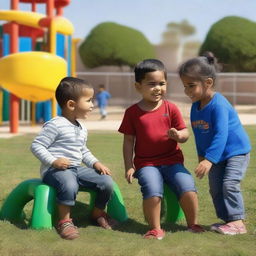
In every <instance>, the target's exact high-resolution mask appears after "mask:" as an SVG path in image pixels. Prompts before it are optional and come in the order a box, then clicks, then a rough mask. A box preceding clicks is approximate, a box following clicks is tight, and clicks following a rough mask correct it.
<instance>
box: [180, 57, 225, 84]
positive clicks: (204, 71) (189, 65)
mask: <svg viewBox="0 0 256 256" xmlns="http://www.w3.org/2000/svg"><path fill="white" fill-rule="evenodd" d="M220 69H221V66H220V65H219V64H218V61H217V59H216V57H215V56H214V54H213V53H212V52H205V53H203V54H202V56H199V57H196V58H192V59H189V60H187V61H186V62H184V63H183V64H182V65H181V66H180V67H179V70H178V72H179V75H180V77H182V76H187V77H192V78H195V79H198V80H200V81H202V80H203V79H204V78H212V79H213V80H215V78H216V74H217V72H218V71H220Z"/></svg>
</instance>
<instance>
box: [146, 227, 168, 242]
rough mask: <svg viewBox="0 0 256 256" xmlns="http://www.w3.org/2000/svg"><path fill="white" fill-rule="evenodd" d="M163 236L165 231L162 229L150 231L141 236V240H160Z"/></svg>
mask: <svg viewBox="0 0 256 256" xmlns="http://www.w3.org/2000/svg"><path fill="white" fill-rule="evenodd" d="M164 236H165V231H164V230H163V229H151V230H149V231H148V232H147V233H146V234H145V235H144V236H143V238H145V239H157V240H162V239H163V238H164Z"/></svg>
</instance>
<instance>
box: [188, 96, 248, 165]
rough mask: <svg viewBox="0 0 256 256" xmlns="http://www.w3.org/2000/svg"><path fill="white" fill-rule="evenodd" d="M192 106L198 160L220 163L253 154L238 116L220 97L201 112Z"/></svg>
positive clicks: (224, 99) (191, 115) (192, 121)
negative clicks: (238, 156) (237, 156)
mask: <svg viewBox="0 0 256 256" xmlns="http://www.w3.org/2000/svg"><path fill="white" fill-rule="evenodd" d="M199 106H200V102H199V101H197V102H195V103H193V104H192V107H191V113H190V120H191V125H192V129H193V132H194V135H195V141H196V148H197V153H198V155H199V156H202V157H204V158H206V159H208V160H209V161H211V162H212V163H215V164H216V163H219V162H221V161H224V160H226V159H228V158H230V157H232V156H236V155H241V154H246V153H248V152H250V150H251V145H250V140H249V137H248V135H247V134H246V132H245V130H244V128H243V126H242V124H241V122H240V120H239V117H238V114H237V112H236V111H235V109H234V108H233V107H232V106H231V104H230V103H229V102H228V100H227V99H226V98H225V97H224V96H222V95H221V94H220V93H215V94H214V96H213V98H212V100H211V101H210V102H209V103H208V104H207V105H206V106H204V107H203V108H202V109H199Z"/></svg>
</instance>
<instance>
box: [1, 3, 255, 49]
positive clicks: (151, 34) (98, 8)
mask: <svg viewBox="0 0 256 256" xmlns="http://www.w3.org/2000/svg"><path fill="white" fill-rule="evenodd" d="M9 6H10V0H0V9H4V10H7V9H9ZM29 8H30V7H29V5H27V4H20V9H21V10H30V9H29ZM38 12H41V13H45V8H44V7H43V5H38ZM231 15H232V16H233V15H235V16H240V17H244V18H247V19H249V20H251V21H254V22H256V0H71V4H70V5H69V6H67V7H66V8H65V9H64V16H65V17H66V18H67V19H69V20H70V21H71V22H72V23H73V25H74V28H75V32H74V37H75V38H81V39H84V38H85V37H86V35H88V34H89V32H90V31H91V30H92V29H93V28H94V27H95V26H97V25H98V24H100V23H102V22H107V21H108V22H116V23H118V24H121V25H125V26H128V27H131V28H134V29H137V30H139V31H140V32H142V33H143V34H144V35H145V37H146V38H147V39H148V40H149V41H150V42H151V43H152V44H159V43H160V42H161V39H162V34H163V32H164V31H165V30H166V25H167V24H168V23H170V22H181V21H182V20H184V19H186V20H188V21H189V23H190V24H191V25H193V26H194V27H195V28H196V33H195V35H194V36H192V37H191V40H196V41H201V42H203V41H204V39H205V36H206V35H207V32H208V31H209V29H210V27H211V26H212V25H213V24H214V23H215V22H217V21H219V20H220V19H222V18H223V17H226V16H231Z"/></svg>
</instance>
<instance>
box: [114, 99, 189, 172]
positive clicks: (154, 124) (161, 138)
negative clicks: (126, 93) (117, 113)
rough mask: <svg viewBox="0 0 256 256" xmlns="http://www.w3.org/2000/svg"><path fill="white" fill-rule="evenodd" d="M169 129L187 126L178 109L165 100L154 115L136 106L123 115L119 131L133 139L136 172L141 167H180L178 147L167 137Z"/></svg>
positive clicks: (181, 156) (180, 156) (181, 161)
mask: <svg viewBox="0 0 256 256" xmlns="http://www.w3.org/2000/svg"><path fill="white" fill-rule="evenodd" d="M170 128H176V129H177V130H181V129H184V128H186V125H185V123H184V121H183V118H182V116H181V113H180V111H179V109H178V108H177V106H176V105H174V104H173V103H171V102H169V101H166V100H164V101H163V103H162V105H161V106H160V107H159V108H158V109H156V110H153V111H144V110H142V109H141V108H140V107H139V106H138V105H137V104H134V105H132V106H131V107H129V108H128V109H127V110H126V111H125V114H124V118H123V121H122V123H121V126H120V127H119V129H118V131H119V132H121V133H123V134H126V135H133V136H135V137H136V139H135V149H134V150H135V157H134V165H135V168H136V170H138V169H140V168H142V167H144V166H157V165H170V164H176V163H183V161H184V159H183V154H182V151H181V149H180V148H179V146H178V143H177V142H176V141H174V140H172V139H170V138H169V137H168V136H167V131H168V130H169V129H170Z"/></svg>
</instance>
